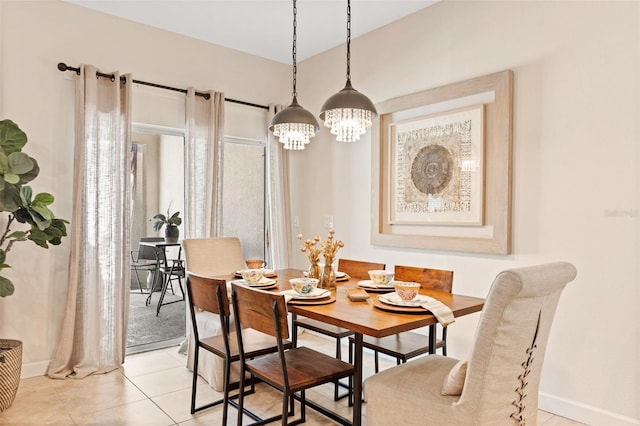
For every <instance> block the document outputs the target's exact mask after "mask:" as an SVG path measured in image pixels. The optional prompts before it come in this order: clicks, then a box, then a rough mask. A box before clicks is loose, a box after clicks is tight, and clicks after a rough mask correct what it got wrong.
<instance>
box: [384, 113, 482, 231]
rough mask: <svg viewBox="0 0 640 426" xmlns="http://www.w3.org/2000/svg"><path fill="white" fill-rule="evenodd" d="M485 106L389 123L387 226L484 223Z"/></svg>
mask: <svg viewBox="0 0 640 426" xmlns="http://www.w3.org/2000/svg"><path fill="white" fill-rule="evenodd" d="M483 110H484V106H483V105H476V106H474V107H471V108H466V109H463V110H457V111H451V112H445V113H441V114H435V115H431V116H426V117H418V118H416V119H410V120H405V121H401V122H398V123H391V124H390V126H389V132H390V144H391V152H390V154H391V156H390V168H391V192H390V200H389V207H390V223H391V224H401V223H407V224H430V225H442V224H453V225H482V220H483V210H482V207H483V206H482V202H483V193H482V191H483V164H484V162H483V154H484V152H483V139H484V125H483Z"/></svg>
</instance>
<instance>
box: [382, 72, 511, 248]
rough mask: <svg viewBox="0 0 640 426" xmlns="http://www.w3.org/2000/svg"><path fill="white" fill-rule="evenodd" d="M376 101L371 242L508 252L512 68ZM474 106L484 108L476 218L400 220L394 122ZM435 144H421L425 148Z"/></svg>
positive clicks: (420, 120)
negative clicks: (478, 199)
mask: <svg viewBox="0 0 640 426" xmlns="http://www.w3.org/2000/svg"><path fill="white" fill-rule="evenodd" d="M376 107H377V109H378V114H379V120H376V122H375V123H374V127H373V130H372V150H373V151H372V167H371V170H372V227H371V242H372V244H374V245H385V246H396V247H410V248H420V249H430V250H445V251H463V252H475V253H492V254H509V253H510V252H511V155H512V153H511V150H512V148H511V145H512V131H513V117H512V114H513V113H512V111H513V71H511V70H506V71H502V72H498V73H495V74H489V75H485V76H482V77H477V78H473V79H470V80H466V81H462V82H458V83H453V84H449V85H446V86H441V87H437V88H434V89H429V90H425V91H422V92H419V93H414V94H411V95H406V96H401V97H398V98H394V99H390V100H388V101H385V102H382V103H381V104H379V105H377V106H376ZM474 108H481V109H482V133H483V135H482V139H483V142H484V143H483V145H484V146H483V155H482V156H481V158H482V159H483V163H484V164H482V166H483V167H481V170H482V171H483V173H482V177H481V179H482V182H481V187H480V189H477V185H476V189H474V191H476V196H478V194H480V196H481V197H482V200H481V202H480V204H481V206H482V207H481V212H480V213H479V215H475V216H474V217H475V218H476V220H473V219H464V220H459V219H458V218H457V216H456V215H450V216H447V217H446V218H445V219H444V220H433V219H432V218H430V216H429V215H428V214H426V212H422V214H421V215H420V216H410V219H408V220H398V217H397V216H398V215H397V214H395V212H396V210H397V207H396V204H395V203H396V202H397V199H398V197H397V195H398V194H397V190H396V187H397V186H398V185H397V182H396V181H397V180H401V179H400V178H398V177H397V165H396V160H397V158H396V157H397V156H398V151H397V146H396V145H397V135H396V132H397V128H398V125H399V123H400V124H401V123H417V124H416V126H414V127H420V126H422V127H427V128H428V127H429V126H432V124H431V123H432V122H435V121H429V120H431V119H432V118H433V117H442V116H444V117H448V116H450V117H455V114H457V113H458V112H459V111H465V110H469V109H474ZM456 119H457V118H456ZM476 127H477V125H476ZM409 128H413V127H409ZM433 144H434V143H433V142H430V141H427V142H423V145H422V147H425V146H427V145H433ZM456 166H459V164H456ZM423 195H424V194H423ZM394 214H395V215H394ZM478 217H479V218H480V219H479V220H477V218H478ZM430 222H431V223H430Z"/></svg>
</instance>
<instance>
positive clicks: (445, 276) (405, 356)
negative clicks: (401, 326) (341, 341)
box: [349, 265, 453, 373]
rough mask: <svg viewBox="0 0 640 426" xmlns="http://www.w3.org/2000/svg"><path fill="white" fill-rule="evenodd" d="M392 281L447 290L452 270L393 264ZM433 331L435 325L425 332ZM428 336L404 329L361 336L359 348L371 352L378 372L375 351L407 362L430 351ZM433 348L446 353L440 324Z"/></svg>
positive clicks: (445, 332)
mask: <svg viewBox="0 0 640 426" xmlns="http://www.w3.org/2000/svg"><path fill="white" fill-rule="evenodd" d="M395 280H398V281H412V282H417V283H419V284H420V287H422V288H425V289H430V290H439V291H445V292H447V293H451V291H452V289H453V271H446V270H441V269H429V268H420V267H415V266H400V265H396V267H395ZM436 332H437V326H436V325H435V324H434V325H430V326H429V334H430V335H432V334H431V333H434V334H433V335H435V333H436ZM428 342H429V338H428V337H425V336H424V335H423V334H419V333H415V332H412V331H407V332H404V333H399V334H395V335H393V336H387V337H380V338H376V337H371V336H364V339H363V342H362V347H364V348H368V349H371V350H373V351H374V363H375V372H376V373H378V371H379V360H378V353H383V354H386V355H389V356H391V357H394V358H395V359H396V364H400V363H401V362H402V363H405V362H407V360H409V359H411V358H414V357H417V356H419V355H424V354H426V353H429V352H430V347H429V343H428ZM354 343H355V342H353V339H350V342H349V359H351V358H352V350H351V345H352V344H354ZM436 349H441V350H442V354H443V355H444V356H446V355H447V327H442V337H441V338H439V339H438V338H436Z"/></svg>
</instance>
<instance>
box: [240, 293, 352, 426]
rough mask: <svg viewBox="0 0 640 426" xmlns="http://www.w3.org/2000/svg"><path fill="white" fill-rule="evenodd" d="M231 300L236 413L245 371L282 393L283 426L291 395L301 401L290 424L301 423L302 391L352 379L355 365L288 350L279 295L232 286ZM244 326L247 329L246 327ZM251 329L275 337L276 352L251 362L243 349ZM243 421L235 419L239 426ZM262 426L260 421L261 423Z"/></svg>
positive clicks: (290, 410)
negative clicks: (238, 364) (237, 362)
mask: <svg viewBox="0 0 640 426" xmlns="http://www.w3.org/2000/svg"><path fill="white" fill-rule="evenodd" d="M231 286H232V301H233V311H234V314H235V318H236V322H237V324H238V329H241V330H242V332H239V333H236V336H237V338H238V347H239V350H240V358H241V363H242V364H241V370H240V395H239V397H238V411H239V412H241V411H242V409H243V408H244V391H243V390H244V380H245V372H250V373H251V374H253V375H254V376H256V377H257V378H259V379H260V380H262V381H264V382H265V383H267V384H269V385H270V386H272V387H273V388H275V389H277V390H279V391H280V392H282V414H281V415H282V424H283V425H286V424H287V417H288V414H293V411H294V410H293V406H294V394H296V393H299V396H297V397H296V398H295V399H298V398H299V400H300V404H301V409H300V416H301V417H300V419H298V420H296V421H294V422H292V423H291V424H298V423H303V422H304V421H305V419H306V414H305V407H306V402H305V390H306V389H309V388H312V387H315V386H319V385H322V384H324V383H331V382H334V381H336V380H339V379H341V378H344V377H349V376H353V374H354V371H355V369H354V366H353V365H351V364H349V363H346V362H344V361H342V360H339V359H335V358H333V357H331V356H329V355H325V354H323V353H320V352H317V351H315V350H313V349H309V348H306V347H297V348H292V349H289V350H287V348H286V347H285V345H284V339H287V338H288V337H289V327H288V322H287V308H286V304H285V298H284V295H282V294H277V293H270V292H267V291H261V290H256V289H252V288H249V287H245V286H242V285H239V284H236V283H232V284H231ZM245 327H246V328H245ZM248 329H254V330H257V331H260V332H263V333H266V334H270V335H272V336H274V337H275V338H276V340H277V342H278V353H276V354H269V355H265V356H263V357H260V358H255V359H250V357H249V354H248V353H247V347H246V342H247V338H246V332H247V330H248ZM241 424H242V419H241V418H240V417H239V418H238V425H241ZM261 424H262V422H261Z"/></svg>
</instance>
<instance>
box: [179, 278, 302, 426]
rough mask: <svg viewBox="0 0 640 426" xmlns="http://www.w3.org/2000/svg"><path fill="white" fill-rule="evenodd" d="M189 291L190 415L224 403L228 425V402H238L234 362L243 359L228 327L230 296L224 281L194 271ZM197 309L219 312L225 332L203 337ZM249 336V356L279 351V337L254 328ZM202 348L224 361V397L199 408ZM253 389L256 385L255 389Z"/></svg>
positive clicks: (233, 334) (225, 421)
mask: <svg viewBox="0 0 640 426" xmlns="http://www.w3.org/2000/svg"><path fill="white" fill-rule="evenodd" d="M186 281H187V294H188V296H189V314H190V318H191V325H192V327H193V338H194V341H195V352H194V360H195V362H194V368H193V377H192V384H191V414H194V413H196V412H198V411H201V410H204V409H206V408H209V407H213V406H215V405H218V404H220V403H222V407H223V408H222V423H221V424H223V425H226V424H227V413H228V405H229V404H232V405H234V406H235V407H236V408H237V404H236V403H235V402H234V401H233V400H232V399H231V398H232V397H230V396H229V391H230V389H231V380H230V377H231V363H233V362H237V361H240V353H239V351H238V340H237V337H236V336H235V332H233V331H230V329H229V317H230V310H229V297H228V295H227V285H226V281H225V280H218V279H214V278H207V277H203V276H200V275H196V274H193V273H187V279H186ZM196 312H209V313H210V314H213V315H217V316H218V319H219V321H220V324H221V325H222V332H221V333H220V334H219V335H217V336H212V337H201V336H200V334H199V326H198V321H196ZM246 335H247V339H246V342H247V343H246V345H245V347H244V350H245V352H246V356H247V357H248V358H255V357H259V356H261V355H265V354H268V353H273V352H277V351H278V347H277V342H276V339H275V338H273V337H272V336H269V335H267V334H263V333H260V332H258V331H255V330H247V331H246ZM283 345H284V347H285V348H291V342H284V343H283ZM200 349H203V350H205V351H208V352H210V353H212V354H214V355H216V356H218V357H220V358H222V359H223V360H224V380H223V397H222V399H219V400H217V401H214V402H210V403H207V404H205V405H202V406H200V407H196V392H197V388H198V387H197V383H198V358H199V353H200ZM252 390H253V388H252ZM244 413H245V414H247V415H249V416H250V417H251V418H253V419H254V420H260V418H259V417H258V416H256V415H255V414H253V413H251V412H250V411H248V410H244Z"/></svg>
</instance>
